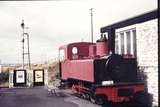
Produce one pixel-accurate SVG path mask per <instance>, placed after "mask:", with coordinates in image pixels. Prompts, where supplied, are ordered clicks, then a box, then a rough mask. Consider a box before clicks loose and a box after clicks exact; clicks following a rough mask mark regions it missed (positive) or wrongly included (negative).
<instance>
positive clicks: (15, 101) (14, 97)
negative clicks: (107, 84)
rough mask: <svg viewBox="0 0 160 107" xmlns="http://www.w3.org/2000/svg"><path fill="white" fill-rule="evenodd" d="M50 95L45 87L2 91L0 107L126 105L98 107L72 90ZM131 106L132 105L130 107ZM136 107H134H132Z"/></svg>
mask: <svg viewBox="0 0 160 107" xmlns="http://www.w3.org/2000/svg"><path fill="white" fill-rule="evenodd" d="M56 92H57V96H56V95H55V94H48V91H47V89H46V88H44V87H34V88H12V89H8V88H6V89H0V107H123V106H124V105H122V104H120V105H113V104H112V105H111V104H106V105H102V106H100V105H97V104H93V103H91V102H90V101H88V100H84V99H81V98H78V97H76V96H74V95H72V93H71V91H70V90H56ZM129 106H130V105H129ZM132 107H134V106H132Z"/></svg>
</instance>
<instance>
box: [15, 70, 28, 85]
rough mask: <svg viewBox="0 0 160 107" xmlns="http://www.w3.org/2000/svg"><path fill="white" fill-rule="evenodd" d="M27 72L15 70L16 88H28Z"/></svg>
mask: <svg viewBox="0 0 160 107" xmlns="http://www.w3.org/2000/svg"><path fill="white" fill-rule="evenodd" d="M26 75H27V73H26V70H24V69H19V70H14V74H13V85H14V86H26Z"/></svg>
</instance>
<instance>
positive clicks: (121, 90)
mask: <svg viewBox="0 0 160 107" xmlns="http://www.w3.org/2000/svg"><path fill="white" fill-rule="evenodd" d="M59 57H60V68H59V69H60V77H61V80H62V84H67V85H68V86H69V87H71V88H72V90H73V92H75V93H76V94H78V95H80V96H82V97H83V98H87V99H90V100H91V101H92V102H94V103H97V104H102V103H104V102H113V103H120V102H129V101H131V100H133V99H135V98H137V93H141V92H144V90H145V87H144V84H143V83H140V82H138V81H137V61H136V58H134V57H123V56H121V55H117V54H112V53H111V52H109V49H108V40H107V38H106V36H105V35H103V34H102V35H101V38H100V39H99V40H97V41H96V43H91V42H76V43H70V44H67V45H64V46H61V47H60V48H59Z"/></svg>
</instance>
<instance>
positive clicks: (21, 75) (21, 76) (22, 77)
mask: <svg viewBox="0 0 160 107" xmlns="http://www.w3.org/2000/svg"><path fill="white" fill-rule="evenodd" d="M24 82H25V73H24V71H16V83H24Z"/></svg>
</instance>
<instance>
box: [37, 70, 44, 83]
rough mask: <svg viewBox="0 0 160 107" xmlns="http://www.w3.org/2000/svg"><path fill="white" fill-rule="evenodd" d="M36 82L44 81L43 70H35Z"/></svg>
mask: <svg viewBox="0 0 160 107" xmlns="http://www.w3.org/2000/svg"><path fill="white" fill-rule="evenodd" d="M35 82H43V71H35Z"/></svg>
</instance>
